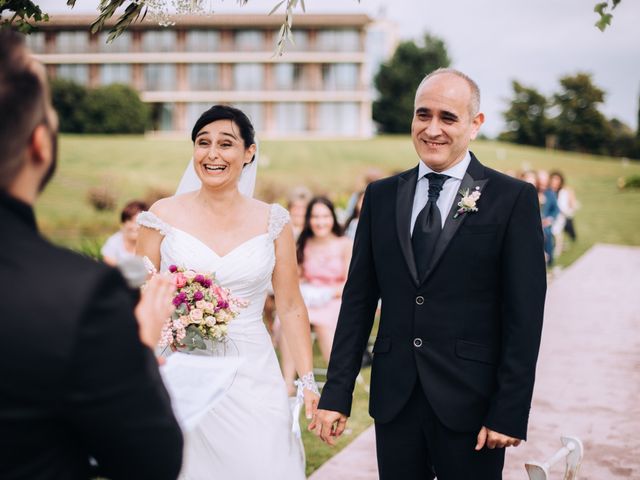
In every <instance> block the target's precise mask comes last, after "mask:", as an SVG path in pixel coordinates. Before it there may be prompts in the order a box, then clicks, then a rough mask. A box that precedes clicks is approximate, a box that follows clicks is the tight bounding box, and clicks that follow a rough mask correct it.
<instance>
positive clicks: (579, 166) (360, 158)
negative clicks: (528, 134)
mask: <svg viewBox="0 0 640 480" xmlns="http://www.w3.org/2000/svg"><path fill="white" fill-rule="evenodd" d="M186 138H187V137H186V135H185V140H175V139H166V138H156V137H151V138H145V137H141V136H131V137H127V136H72V135H63V136H62V137H61V139H60V165H59V170H58V173H57V174H56V177H55V179H54V181H53V182H52V184H51V185H50V186H49V187H48V188H47V190H46V191H45V193H44V195H43V196H42V198H41V200H40V201H39V202H38V206H37V214H38V221H39V223H40V227H41V230H42V231H43V232H44V233H45V234H46V235H47V236H49V237H50V238H51V239H52V240H53V241H55V242H57V243H60V244H64V245H67V246H70V247H73V248H76V249H79V250H82V251H85V252H86V253H89V254H92V253H95V252H96V250H97V246H98V245H100V244H101V242H102V241H103V240H104V239H105V238H106V237H107V236H108V235H109V234H111V233H113V231H115V230H116V229H117V227H118V212H119V209H120V208H121V207H122V205H124V203H126V202H127V201H128V200H130V199H133V198H145V197H148V196H152V197H153V196H157V194H158V193H159V192H165V193H166V194H170V193H171V192H173V190H174V189H175V187H176V185H177V182H178V180H179V178H180V176H181V175H182V172H183V171H184V168H185V166H186V163H187V161H188V159H189V158H190V156H191V143H190V142H189V141H188V140H186ZM260 150H261V166H260V174H259V180H258V186H257V196H258V197H259V198H262V199H264V200H266V201H284V199H285V197H286V193H287V191H288V189H289V188H291V187H293V186H297V185H306V186H307V187H309V188H311V189H312V190H313V191H314V192H315V193H323V194H329V195H330V196H331V197H332V198H333V199H334V200H335V201H336V203H338V204H340V205H344V204H345V203H346V200H347V198H348V197H349V195H350V193H351V192H352V191H354V190H358V189H361V188H362V187H363V185H362V184H361V183H360V182H361V178H362V176H363V174H364V172H365V171H366V170H367V169H369V168H371V167H377V168H379V169H381V170H383V171H385V172H388V173H389V174H391V173H393V172H396V171H401V170H405V169H407V168H410V167H412V166H413V165H415V164H416V163H417V157H416V154H415V152H414V150H413V146H412V144H411V140H410V138H409V137H408V136H391V137H378V138H374V139H371V140H333V141H302V140H296V141H264V142H261V145H260ZM472 150H473V151H474V153H475V154H476V155H477V156H478V158H479V159H480V160H481V161H482V162H483V163H485V164H486V165H488V166H491V167H493V168H496V169H498V170H502V171H505V170H519V169H547V170H551V169H559V170H561V171H562V172H563V173H564V174H565V176H566V178H567V181H568V184H569V185H571V186H572V187H573V188H574V189H575V191H576V194H577V197H578V200H579V201H580V203H581V205H582V207H581V209H580V210H579V211H578V213H577V215H576V220H575V222H576V228H577V231H578V241H577V242H576V244H574V245H572V246H571V248H570V249H569V250H568V251H567V252H566V253H564V254H563V255H562V256H561V257H560V258H559V259H557V263H558V264H560V265H568V264H570V263H571V262H573V261H574V260H575V259H577V258H578V257H579V256H580V255H582V254H583V253H584V252H585V251H586V250H587V249H588V248H590V247H591V246H592V245H593V244H594V243H598V242H601V243H603V242H605V243H615V244H625V245H640V189H635V190H622V191H621V190H618V188H617V180H618V178H619V177H622V176H624V177H629V176H631V175H640V162H636V163H628V162H623V161H621V160H619V159H613V158H606V157H596V156H590V155H582V154H576V153H567V152H556V151H546V150H543V149H537V148H530V147H522V146H515V145H508V144H502V143H498V142H489V141H478V142H475V143H474V145H472ZM96 186H105V187H107V189H108V190H109V191H110V192H111V193H113V194H114V195H115V197H116V199H117V209H116V211H112V212H97V211H95V210H94V209H93V208H92V206H91V205H90V204H89V202H88V201H87V194H88V191H89V190H90V189H91V188H92V187H96ZM321 364H322V361H321V359H320V357H319V354H318V353H317V352H316V365H321ZM369 374H370V372H369V369H368V368H367V369H364V370H363V376H364V377H365V380H366V381H367V383H368V381H369ZM367 403H368V395H367V394H366V392H365V391H364V390H363V388H362V387H361V386H358V385H357V386H356V390H355V396H354V402H353V415H352V417H351V418H350V421H349V428H350V430H351V432H350V434H348V435H344V436H343V437H342V438H341V439H340V440H339V442H338V445H337V446H336V447H334V448H330V447H327V446H326V445H323V444H322V443H321V442H320V441H319V440H318V439H316V438H315V436H314V435H312V434H310V433H309V432H306V431H304V433H303V441H304V444H305V447H306V452H307V474H310V473H311V472H313V471H314V470H315V469H317V468H318V467H319V466H320V465H321V464H322V463H324V462H325V461H326V460H327V459H329V458H330V457H331V456H333V455H335V454H336V453H337V452H338V451H339V450H340V449H342V448H344V446H346V445H347V444H348V443H349V442H350V441H351V440H353V439H354V438H355V437H356V436H357V435H358V434H359V433H361V432H362V431H363V430H364V429H366V428H367V427H368V426H369V425H371V422H372V421H371V419H370V417H369V415H368V413H367ZM301 424H302V425H306V420H304V419H302V421H301Z"/></svg>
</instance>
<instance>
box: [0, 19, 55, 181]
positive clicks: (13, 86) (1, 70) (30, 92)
mask: <svg viewBox="0 0 640 480" xmlns="http://www.w3.org/2000/svg"><path fill="white" fill-rule="evenodd" d="M49 105H50V101H49V88H48V86H47V82H46V76H45V73H44V68H43V67H42V65H41V64H39V63H38V62H37V61H35V60H34V59H33V58H32V57H31V55H30V52H29V50H28V49H27V46H26V43H25V39H24V35H22V34H20V33H17V32H15V31H12V30H10V29H8V28H2V29H0V112H2V113H1V114H0V191H3V190H6V189H7V188H8V187H9V186H10V185H11V183H12V182H13V180H14V179H15V177H16V175H18V173H19V172H20V169H21V167H22V164H23V161H24V155H23V152H24V151H25V147H26V146H27V144H28V143H29V139H30V137H31V134H32V132H33V130H34V129H35V128H36V127H37V126H38V125H39V124H40V123H42V122H43V121H44V120H46V118H47V107H48V106H49Z"/></svg>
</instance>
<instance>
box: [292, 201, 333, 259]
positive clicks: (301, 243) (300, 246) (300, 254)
mask: <svg viewBox="0 0 640 480" xmlns="http://www.w3.org/2000/svg"><path fill="white" fill-rule="evenodd" d="M318 203H321V204H322V205H324V206H325V207H327V208H328V209H329V210H330V211H331V216H332V217H333V227H332V228H331V233H333V234H334V235H335V236H336V237H341V236H342V227H341V226H340V223H338V217H336V209H335V207H334V206H333V202H332V201H331V200H329V199H328V198H327V197H314V198H312V199H311V201H310V202H309V205H308V206H307V211H306V212H305V214H304V227H303V228H302V231H301V232H300V236H299V237H298V242H297V245H296V258H297V260H298V265H302V263H303V262H304V247H306V245H307V240H309V239H310V238H311V237H313V230H312V229H311V211H312V210H313V206H314V205H316V204H318Z"/></svg>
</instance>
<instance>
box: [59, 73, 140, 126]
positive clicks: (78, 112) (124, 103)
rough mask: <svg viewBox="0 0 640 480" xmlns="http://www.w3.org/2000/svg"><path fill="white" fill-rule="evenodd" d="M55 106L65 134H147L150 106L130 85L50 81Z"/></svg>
mask: <svg viewBox="0 0 640 480" xmlns="http://www.w3.org/2000/svg"><path fill="white" fill-rule="evenodd" d="M51 97H52V101H53V106H54V108H55V109H56V111H57V112H58V118H59V119H60V131H61V132H66V133H144V131H145V129H146V127H147V126H148V125H149V107H148V105H146V104H145V103H143V102H142V100H140V97H139V96H138V92H136V91H135V90H133V89H131V88H130V87H128V86H127V85H118V84H113V85H107V86H105V87H100V88H96V89H89V90H88V89H86V88H85V87H83V86H82V85H78V84H77V83H74V82H72V81H69V80H60V79H54V80H52V82H51Z"/></svg>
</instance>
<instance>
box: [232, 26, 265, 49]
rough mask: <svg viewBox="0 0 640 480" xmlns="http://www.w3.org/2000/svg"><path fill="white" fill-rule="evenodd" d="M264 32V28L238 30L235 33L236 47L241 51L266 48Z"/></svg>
mask: <svg viewBox="0 0 640 480" xmlns="http://www.w3.org/2000/svg"><path fill="white" fill-rule="evenodd" d="M264 47H265V45H264V32H263V31H262V30H238V31H236V34H235V49H236V50H237V51H239V52H253V51H256V50H258V51H260V50H264V49H265V48H264Z"/></svg>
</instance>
